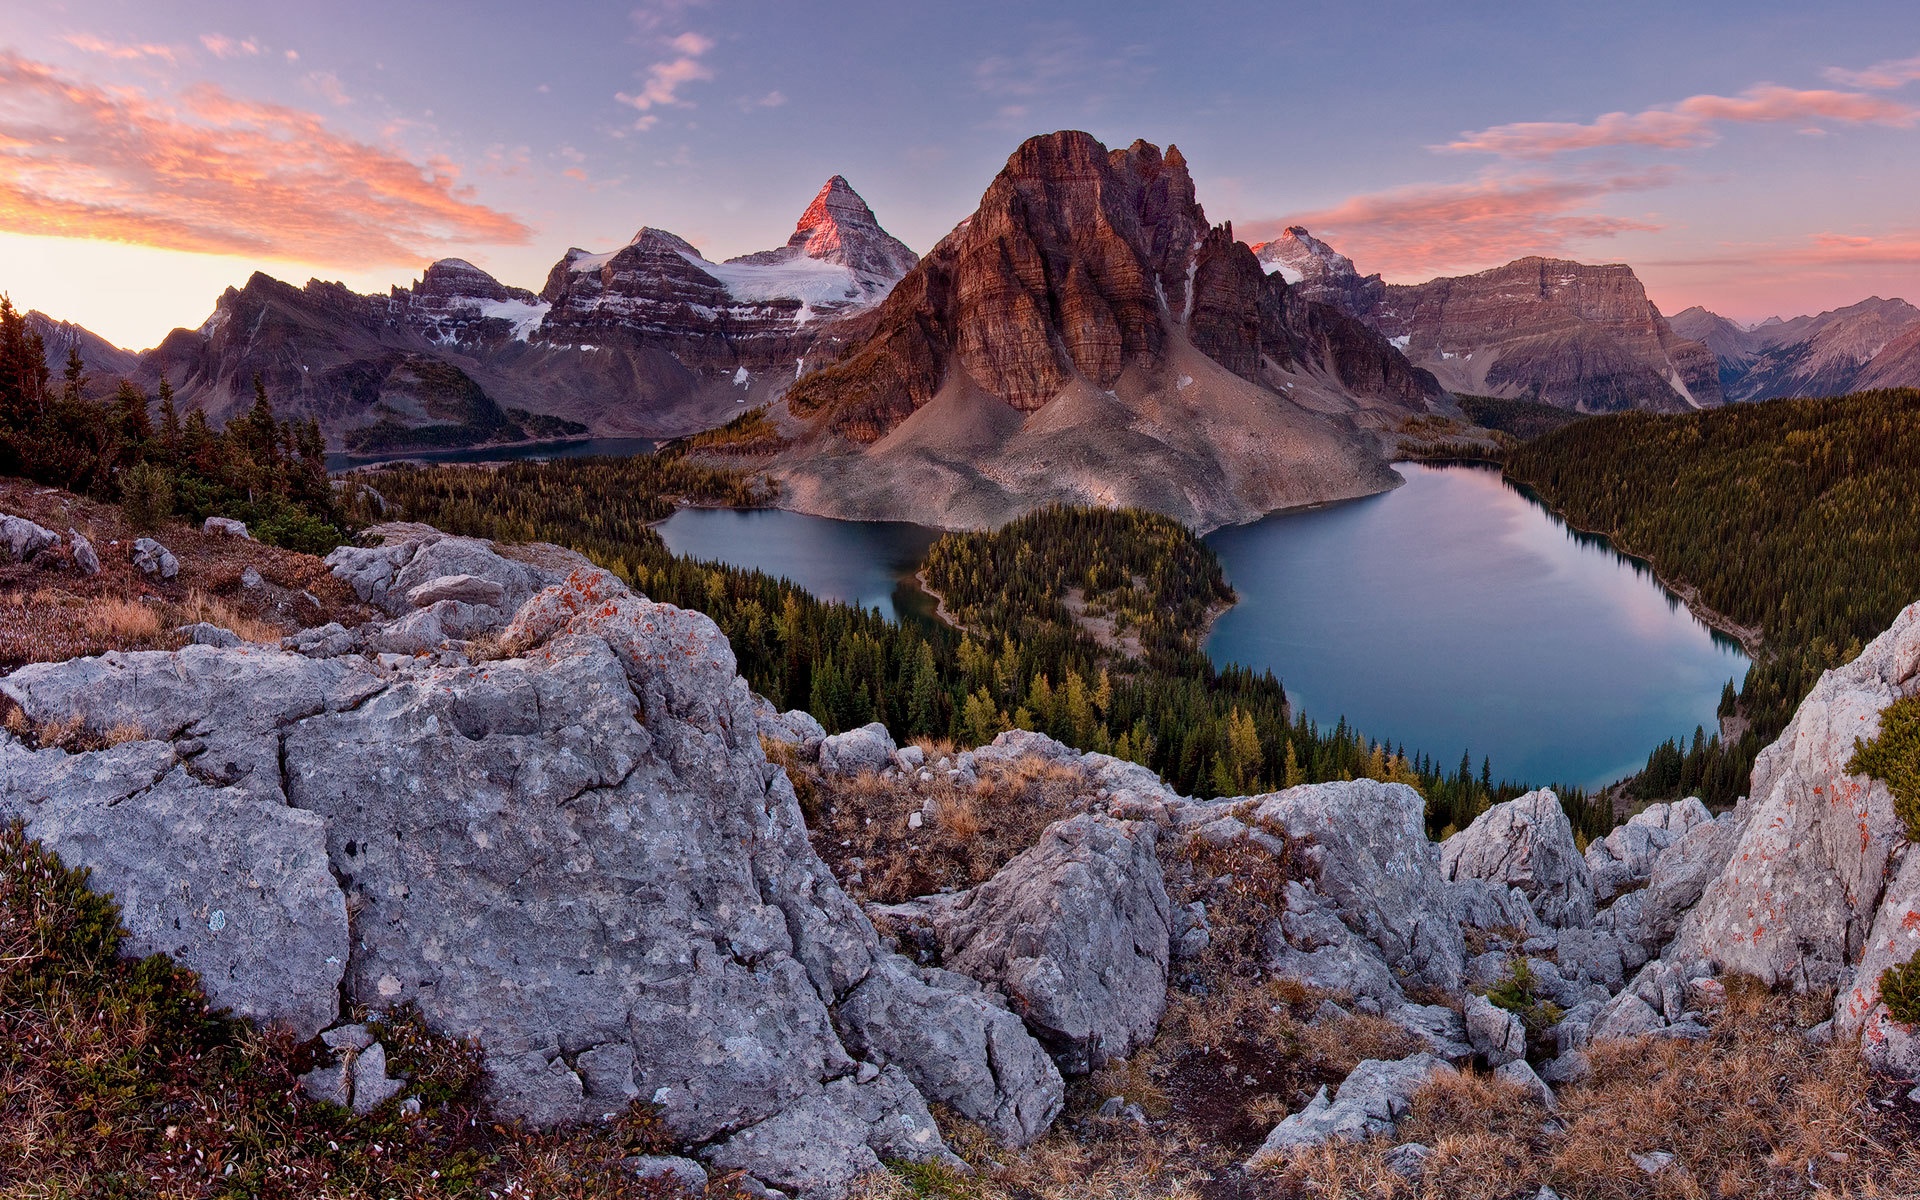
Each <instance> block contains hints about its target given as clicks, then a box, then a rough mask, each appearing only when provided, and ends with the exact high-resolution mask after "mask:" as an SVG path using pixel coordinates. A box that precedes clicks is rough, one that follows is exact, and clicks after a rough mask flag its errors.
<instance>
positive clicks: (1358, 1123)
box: [1247, 1054, 1454, 1171]
mask: <svg viewBox="0 0 1920 1200" xmlns="http://www.w3.org/2000/svg"><path fill="white" fill-rule="evenodd" d="M1453 1073H1454V1070H1453V1068H1452V1067H1450V1066H1448V1065H1447V1064H1446V1063H1444V1062H1442V1061H1441V1060H1440V1059H1437V1058H1435V1057H1434V1056H1433V1055H1431V1054H1416V1055H1413V1056H1412V1057H1411V1058H1403V1059H1399V1060H1398V1061H1392V1062H1388V1061H1383V1060H1381V1059H1376V1058H1370V1059H1367V1060H1366V1061H1365V1062H1363V1063H1361V1064H1360V1065H1359V1066H1357V1067H1355V1068H1354V1069H1353V1072H1352V1074H1350V1075H1348V1076H1347V1078H1346V1081H1345V1082H1343V1083H1342V1084H1341V1085H1340V1087H1339V1090H1338V1091H1336V1092H1335V1093H1334V1094H1333V1095H1332V1096H1331V1097H1329V1096H1328V1094H1327V1089H1326V1088H1321V1089H1320V1091H1319V1092H1318V1093H1317V1094H1316V1095H1315V1096H1314V1098H1313V1099H1312V1101H1310V1102H1309V1103H1308V1104H1307V1106H1306V1108H1304V1109H1302V1110H1301V1111H1299V1112H1297V1113H1294V1114H1293V1115H1292V1116H1290V1117H1288V1118H1287V1119H1286V1120H1284V1121H1282V1122H1280V1124H1278V1125H1276V1126H1274V1128H1273V1132H1271V1133H1269V1134H1268V1135H1267V1138H1266V1141H1265V1142H1263V1143H1262V1144H1261V1146H1260V1149H1258V1150H1256V1151H1255V1152H1254V1154H1253V1157H1252V1158H1250V1159H1248V1160H1247V1169H1248V1170H1250V1171H1254V1170H1259V1169H1261V1168H1263V1167H1269V1166H1275V1165H1278V1164H1279V1163H1281V1162H1283V1161H1285V1159H1286V1156H1287V1155H1288V1154H1290V1153H1292V1152H1293V1151H1296V1150H1300V1149H1303V1148H1310V1147H1313V1146H1321V1145H1325V1144H1327V1143H1328V1142H1362V1141H1366V1140H1367V1139H1369V1138H1375V1137H1386V1136H1390V1135H1391V1134H1392V1133H1393V1131H1394V1130H1395V1129H1396V1128H1397V1127H1398V1126H1399V1124H1400V1121H1401V1119H1402V1118H1403V1117H1405V1116H1406V1115H1407V1110H1408V1109H1409V1108H1411V1107H1412V1105H1413V1097H1414V1094H1415V1093H1416V1092H1418V1091H1419V1090H1420V1089H1421V1088H1423V1087H1425V1086H1426V1085H1427V1082H1428V1081H1429V1080H1431V1079H1433V1078H1434V1077H1435V1076H1440V1075H1451V1074H1453Z"/></svg>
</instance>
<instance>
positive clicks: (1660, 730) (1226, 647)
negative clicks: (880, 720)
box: [658, 464, 1747, 786]
mask: <svg viewBox="0 0 1920 1200" xmlns="http://www.w3.org/2000/svg"><path fill="white" fill-rule="evenodd" d="M1396 469H1397V470H1399V471H1400V473H1401V474H1402V475H1404V476H1405V477H1406V480H1407V483H1406V486H1404V487H1401V488H1398V489H1396V490H1395V491H1392V492H1388V493H1385V494H1383V495H1379V496H1372V497H1369V498H1367V499H1364V500H1356V501H1352V502H1350V503H1346V504H1337V505H1330V506H1327V507H1325V508H1318V509H1312V510H1308V511H1304V512H1294V513H1283V514H1278V515H1275V516H1271V517H1268V518H1266V519H1265V520H1262V521H1258V522H1255V523H1253V524H1251V525H1242V526H1238V527H1235V528H1232V529H1222V530H1218V531H1216V532H1215V533H1213V534H1211V535H1209V536H1208V538H1207V541H1208V543H1209V544H1210V545H1211V546H1212V547H1213V548H1214V550H1215V552H1217V553H1218V554H1219V555H1220V559H1221V562H1222V563H1223V564H1224V566H1225V567H1226V571H1227V576H1228V578H1229V579H1231V580H1232V581H1233V585H1234V587H1235V589H1236V590H1237V591H1238V592H1239V594H1240V602H1239V604H1237V605H1236V606H1235V607H1234V608H1233V609H1232V610H1231V611H1229V612H1228V613H1227V614H1226V615H1225V616H1223V617H1222V618H1221V619H1220V621H1219V623H1218V624H1217V625H1216V626H1215V627H1214V630H1213V633H1212V636H1211V637H1210V638H1209V640H1208V642H1207V652H1208V653H1209V654H1210V655H1211V656H1212V657H1213V660H1214V661H1215V662H1217V663H1223V664H1224V663H1228V662H1239V663H1245V664H1248V665H1250V666H1253V667H1256V668H1271V669H1272V671H1273V672H1274V674H1276V675H1278V676H1279V677H1280V678H1281V679H1282V680H1283V681H1284V682H1285V683H1286V686H1287V691H1288V693H1289V695H1291V696H1292V697H1293V699H1294V701H1295V702H1296V703H1297V704H1299V705H1300V706H1301V707H1302V709H1303V711H1305V712H1306V713H1307V715H1308V716H1309V717H1310V718H1312V719H1313V720H1316V721H1319V722H1321V723H1323V724H1332V723H1333V722H1334V721H1335V720H1337V719H1338V718H1339V717H1340V716H1342V715H1345V716H1346V718H1347V720H1348V721H1349V722H1350V723H1351V724H1353V725H1355V726H1356V727H1358V728H1359V729H1361V730H1362V731H1363V732H1365V733H1366V734H1368V735H1370V736H1372V737H1376V738H1386V739H1388V740H1390V741H1391V742H1392V743H1393V744H1394V745H1396V746H1398V745H1405V746H1406V747H1407V749H1408V750H1409V751H1413V750H1419V751H1424V752H1425V753H1427V754H1431V755H1432V756H1433V757H1434V758H1435V759H1436V760H1437V761H1439V762H1440V763H1442V764H1443V765H1444V766H1446V767H1449V768H1450V767H1452V766H1453V765H1454V764H1455V763H1456V762H1457V761H1458V756H1459V754H1460V752H1461V751H1462V750H1470V751H1471V752H1472V754H1473V761H1474V765H1475V768H1476V769H1478V766H1479V763H1480V759H1481V758H1482V757H1483V756H1490V757H1491V758H1492V759H1493V769H1494V774H1495V775H1496V776H1498V777H1504V778H1509V779H1515V780H1520V779H1525V780H1530V781H1532V782H1534V783H1539V784H1545V783H1548V782H1553V781H1559V782H1564V783H1569V784H1578V785H1584V786H1596V785H1599V784H1603V783H1607V782H1611V781H1612V780H1615V779H1618V778H1620V777H1621V776H1623V775H1626V774H1629V773H1631V772H1633V771H1635V770H1638V769H1639V768H1640V767H1641V766H1643V765H1644V764H1645V761H1646V755H1647V752H1648V751H1649V750H1651V749H1652V748H1653V747H1654V746H1655V745H1656V744H1658V743H1659V742H1661V741H1663V740H1665V739H1666V738H1669V737H1673V736H1675V735H1680V734H1684V735H1688V736H1690V735H1691V734H1692V732H1693V729H1694V727H1695V726H1696V725H1705V726H1707V728H1708V729H1709V730H1711V729H1712V728H1713V726H1714V709H1715V706H1716V704H1717V703H1718V702H1719V698H1720V688H1721V686H1722V685H1723V684H1725V683H1726V682H1727V680H1729V679H1732V680H1734V681H1735V682H1736V684H1737V683H1738V681H1739V680H1741V679H1743V678H1744V677H1745V675H1746V670H1747V659H1746V656H1745V655H1743V654H1742V653H1741V652H1740V650H1739V647H1738V646H1737V645H1735V644H1734V643H1733V642H1731V641H1730V640H1728V639H1726V638H1723V637H1721V636H1719V635H1717V634H1715V633H1713V632H1712V631H1711V630H1709V629H1708V628H1707V627H1706V626H1705V625H1702V624H1701V623H1700V622H1699V621H1697V620H1695V619H1694V618H1693V616H1692V615H1691V614H1690V613H1689V612H1687V610H1686V608H1685V607H1684V606H1682V605H1681V604H1680V603H1679V602H1678V601H1677V600H1675V599H1674V598H1673V597H1672V596H1671V595H1670V594H1669V593H1668V592H1667V591H1666V590H1665V589H1664V588H1662V587H1661V586H1660V584H1659V582H1658V581H1657V580H1656V579H1654V577H1653V576H1652V574H1651V573H1650V572H1649V571H1647V569H1646V568H1645V566H1644V564H1640V563H1637V562H1635V561H1633V560H1631V559H1628V558H1625V557H1623V556H1621V555H1620V554H1617V553H1615V552H1614V551H1613V550H1612V549H1611V548H1610V547H1608V546H1607V544H1606V543H1605V542H1604V541H1602V540H1601V539H1598V538H1591V537H1584V536H1581V535H1578V534H1575V533H1573V532H1572V531H1570V530H1569V529H1568V528H1567V527H1566V526H1565V525H1564V524H1562V523H1561V522H1560V521H1559V520H1557V519H1556V518H1555V517H1554V516H1553V515H1552V514H1551V513H1549V512H1547V511H1546V510H1545V509H1544V508H1542V507H1541V506H1540V505H1538V504H1536V503H1534V502H1533V501H1531V500H1529V499H1528V498H1527V497H1525V496H1523V495H1522V494H1521V493H1520V492H1518V491H1517V490H1515V489H1514V488H1512V487H1511V486H1509V485H1508V484H1507V483H1506V482H1505V481H1504V480H1503V479H1502V478H1501V477H1500V475H1499V473H1498V472H1496V471H1492V470H1489V469H1486V468H1477V467H1433V466H1418V465H1411V464H1402V465H1401V466H1399V467H1398V468H1396ZM658 528H659V531H660V535H661V536H662V537H663V538H665V539H666V543H667V545H668V546H669V547H671V548H672V549H673V550H674V551H675V552H676V553H679V554H686V555H691V556H693V557H695V558H702V559H718V560H720V561H722V562H726V563H730V564H732V565H734V566H739V567H749V568H755V569H758V570H762V571H766V572H768V573H769V574H772V575H780V576H785V577H786V578H788V579H791V580H793V581H794V582H795V583H797V584H799V585H800V586H801V587H804V588H806V589H807V590H808V591H810V592H812V593H814V594H815V595H817V596H821V597H824V598H827V599H832V600H842V601H846V602H848V603H852V604H859V605H862V606H865V607H870V608H879V609H880V610H881V611H882V612H883V613H885V614H886V615H888V616H895V615H909V616H919V617H925V616H927V615H928V613H929V610H930V604H929V603H928V600H927V597H926V595H925V593H923V592H921V591H919V590H918V588H917V587H915V586H914V585H913V583H912V575H913V572H914V571H915V570H916V569H917V568H918V565H919V563H920V561H921V559H922V558H923V557H924V556H925V554H926V550H927V547H928V546H929V545H931V544H932V542H933V540H934V539H935V538H936V537H938V536H939V535H938V532H937V531H935V530H932V529H927V528H924V527H922V526H918V525H909V524H904V523H897V522H857V521H833V520H828V519H826V518H823V517H810V516H805V515H802V514H800V513H792V512H784V511H779V510H761V511H755V512H732V511H725V510H703V509H685V510H682V511H680V512H678V513H676V514H675V515H674V516H673V517H671V518H669V519H668V520H667V521H665V522H664V523H662V524H661V525H660V526H659V527H658Z"/></svg>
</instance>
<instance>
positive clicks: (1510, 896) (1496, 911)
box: [1447, 879, 1546, 940]
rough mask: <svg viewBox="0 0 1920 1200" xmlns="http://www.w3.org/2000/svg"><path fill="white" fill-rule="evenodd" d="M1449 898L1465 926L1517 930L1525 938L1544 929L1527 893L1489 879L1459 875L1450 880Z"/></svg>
mask: <svg viewBox="0 0 1920 1200" xmlns="http://www.w3.org/2000/svg"><path fill="white" fill-rule="evenodd" d="M1447 901H1448V903H1449V904H1450V905H1451V906H1452V908H1453V914H1454V919H1456V920H1458V921H1459V922H1460V924H1461V926H1462V927H1463V928H1469V929H1480V930H1485V931H1488V932H1499V933H1517V934H1518V935H1519V936H1520V938H1521V939H1522V940H1525V939H1526V938H1528V937H1531V936H1533V935H1534V934H1537V933H1545V932H1546V926H1545V925H1544V924H1542V923H1541V921H1540V918H1539V917H1538V916H1535V915H1534V911H1533V905H1532V904H1530V903H1528V901H1527V894H1526V893H1525V892H1523V891H1521V890H1520V889H1519V888H1517V887H1510V886H1508V885H1507V884H1504V883H1495V882H1494V881H1492V880H1490V879H1459V880H1454V881H1453V882H1451V883H1448V884H1447Z"/></svg>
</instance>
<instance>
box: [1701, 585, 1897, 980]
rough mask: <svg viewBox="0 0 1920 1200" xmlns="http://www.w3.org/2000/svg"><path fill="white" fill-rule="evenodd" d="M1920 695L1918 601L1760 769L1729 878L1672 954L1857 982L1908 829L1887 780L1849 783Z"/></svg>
mask: <svg viewBox="0 0 1920 1200" xmlns="http://www.w3.org/2000/svg"><path fill="white" fill-rule="evenodd" d="M1916 690H1920V605H1910V606H1908V607H1907V608H1906V609H1905V610H1904V611H1903V612H1901V614H1900V615H1899V617H1897V618H1896V619H1895V620H1894V623H1893V625H1892V626H1891V627H1890V628H1889V629H1888V630H1887V631H1886V632H1885V633H1883V634H1881V635H1880V636H1879V637H1877V638H1875V639H1874V640H1873V642H1872V643H1871V644H1869V645H1868V646H1867V648H1866V649H1865V650H1864V651H1863V652H1861V654H1860V656H1859V657H1858V658H1856V659H1854V660H1853V661H1852V662H1850V663H1848V664H1847V665H1845V666H1842V667H1836V668H1834V669H1833V670H1831V671H1828V672H1826V673H1825V674H1824V675H1822V676H1821V677H1820V682H1819V683H1817V684H1815V685H1814V688H1813V691H1812V692H1811V693H1809V694H1808V696H1807V698H1806V699H1805V700H1804V701H1802V702H1801V704H1800V708H1799V710H1798V711H1797V712H1795V714H1794V717H1793V720H1792V721H1791V722H1790V723H1789V724H1788V725H1787V728H1786V730H1785V731H1784V732H1783V733H1782V734H1781V735H1780V739H1779V740H1778V741H1776V742H1775V743H1774V744H1773V745H1771V746H1768V747H1767V748H1766V749H1765V750H1762V751H1761V752H1760V756H1759V757H1758V758H1757V759H1756V760H1755V761H1754V766H1753V782H1752V791H1751V793H1750V795H1749V797H1748V799H1746V800H1745V801H1743V802H1742V803H1741V806H1740V809H1739V814H1740V815H1739V821H1740V826H1741V829H1740V835H1739V838H1738V840H1737V841H1736V842H1735V844H1734V847H1733V850H1732V853H1731V855H1730V857H1729V859H1728V863H1727V867H1726V870H1725V871H1723V872H1722V873H1721V874H1720V875H1719V876H1718V877H1717V878H1715V879H1714V880H1713V881H1712V882H1711V883H1710V884H1708V885H1707V888H1706V890H1705V892H1704V894H1703V895H1702V897H1701V899H1700V903H1699V905H1698V906H1697V907H1696V908H1695V909H1694V910H1693V911H1692V912H1691V913H1689V914H1688V915H1687V917H1686V918H1685V919H1684V920H1683V921H1682V922H1681V927H1680V934H1679V936H1678V937H1677V938H1676V939H1675V942H1674V946H1673V947H1672V948H1671V949H1670V950H1669V951H1668V952H1667V956H1668V957H1670V958H1673V959H1675V960H1676V961H1694V960H1705V961H1707V962H1709V963H1711V964H1713V965H1714V966H1715V967H1716V968H1718V969H1719V970H1722V971H1728V972H1739V973H1743V974H1747V975H1752V976H1755V977H1757V978H1759V979H1760V980H1762V981H1763V982H1765V983H1768V984H1775V985H1778V984H1787V985H1791V986H1793V987H1795V988H1797V989H1816V988H1822V987H1831V986H1836V985H1838V986H1842V987H1844V986H1846V985H1847V984H1849V983H1850V982H1851V981H1852V977H1853V967H1854V964H1855V963H1857V962H1858V961H1859V960H1860V957H1861V955H1862V953H1863V952H1864V951H1865V950H1866V948H1867V938H1868V933H1869V931H1870V930H1871V929H1872V927H1873V925H1874V923H1875V919H1876V915H1877V912H1878V910H1879V907H1880V900H1881V895H1882V893H1883V892H1884V891H1885V889H1886V883H1887V881H1888V880H1889V879H1890V878H1892V877H1893V875H1894V871H1895V869H1896V867H1897V866H1898V856H1899V855H1900V854H1903V853H1905V852H1906V848H1907V837H1906V828H1905V826H1904V825H1903V824H1902V823H1901V821H1900V819H1899V817H1897V816H1896V815H1895V813H1894V810H1893V796H1892V794H1891V793H1890V792H1889V791H1888V790H1887V785H1886V784H1885V783H1882V782H1881V781H1879V780H1877V779H1870V778H1866V777H1864V776H1859V775H1849V774H1847V770H1846V767H1847V763H1848V762H1849V761H1850V760H1851V759H1852V757H1853V753H1854V742H1855V740H1856V739H1862V738H1866V739H1870V738H1873V737H1875V736H1877V734H1878V733H1879V730H1880V713H1881V711H1882V710H1883V709H1885V708H1886V707H1887V706H1888V705H1889V704H1891V703H1892V702H1893V701H1895V700H1897V699H1899V698H1901V697H1902V696H1906V695H1911V694H1913V693H1914V692H1915V691H1916Z"/></svg>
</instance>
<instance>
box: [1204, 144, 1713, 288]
mask: <svg viewBox="0 0 1920 1200" xmlns="http://www.w3.org/2000/svg"><path fill="white" fill-rule="evenodd" d="M1674 177H1675V173H1674V172H1673V171H1671V170H1669V169H1660V170H1653V171H1643V172H1637V173H1612V174H1596V175H1592V176H1590V177H1583V178H1573V179H1568V178H1552V177H1547V176H1543V175H1538V174H1526V175H1512V174H1489V175H1485V176H1482V177H1481V178H1479V179H1475V180H1471V181H1468V182H1465V183H1434V184H1414V185H1412V186H1409V187H1401V188H1393V189H1391V190H1389V191H1384V192H1370V193H1366V194H1364V195H1359V196H1354V197H1351V198H1350V199H1348V200H1345V201H1343V202H1341V203H1339V204H1336V205H1334V206H1333V207H1331V208H1324V209H1320V210H1318V211H1316V212H1303V213H1296V214H1293V215H1292V216H1290V217H1288V218H1286V219H1285V220H1281V221H1272V222H1244V223H1242V222H1236V223H1235V224H1236V225H1237V226H1239V225H1244V228H1243V229H1242V230H1241V232H1242V234H1243V236H1249V237H1251V238H1253V239H1254V240H1258V238H1259V237H1260V236H1261V235H1263V234H1264V235H1265V236H1274V235H1277V234H1278V233H1279V232H1280V230H1281V229H1283V228H1285V227H1286V226H1288V225H1304V226H1306V227H1307V228H1308V229H1311V230H1312V231H1313V232H1314V233H1315V234H1316V235H1318V236H1321V237H1323V238H1326V239H1328V240H1329V241H1331V242H1332V243H1333V244H1334V245H1336V246H1337V247H1339V249H1340V251H1341V252H1342V253H1344V254H1347V255H1349V256H1350V257H1352V258H1353V259H1354V261H1355V262H1357V263H1359V264H1360V267H1361V269H1362V270H1366V271H1380V272H1382V273H1384V274H1387V275H1390V276H1396V277H1403V278H1404V277H1409V276H1416V275H1420V276H1424V275H1431V274H1434V273H1436V272H1439V271H1444V270H1448V269H1457V268H1462V267H1478V266H1491V265H1494V264H1496V263H1501V262H1506V261H1507V260H1509V259H1512V258H1516V257H1519V256H1522V255H1527V254H1544V255H1557V254H1565V253H1568V252H1569V251H1570V250H1571V249H1572V247H1573V246H1574V245H1575V244H1576V243H1579V242H1584V241H1589V240H1592V239H1595V238H1608V237H1614V236H1617V235H1619V234H1622V233H1628V232H1644V231H1653V230H1657V229H1658V228H1659V226H1658V225H1657V224H1654V223H1652V222H1650V221H1647V220H1643V219H1638V218H1633V217H1619V216H1610V215H1606V214H1602V213H1595V212H1592V211H1590V210H1591V208H1592V206H1593V205H1594V204H1595V203H1597V202H1598V201H1600V200H1602V199H1604V198H1605V197H1607V196H1611V195H1614V194H1617V193H1621V192H1630V191H1638V190H1642V189H1646V188H1654V187H1660V186H1662V185H1664V184H1667V183H1669V182H1671V181H1672V180H1673V178H1674Z"/></svg>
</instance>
